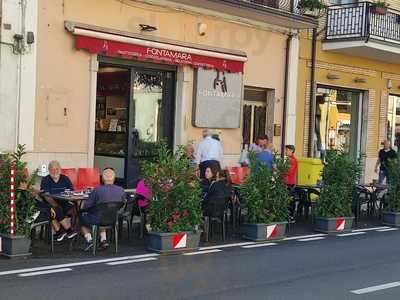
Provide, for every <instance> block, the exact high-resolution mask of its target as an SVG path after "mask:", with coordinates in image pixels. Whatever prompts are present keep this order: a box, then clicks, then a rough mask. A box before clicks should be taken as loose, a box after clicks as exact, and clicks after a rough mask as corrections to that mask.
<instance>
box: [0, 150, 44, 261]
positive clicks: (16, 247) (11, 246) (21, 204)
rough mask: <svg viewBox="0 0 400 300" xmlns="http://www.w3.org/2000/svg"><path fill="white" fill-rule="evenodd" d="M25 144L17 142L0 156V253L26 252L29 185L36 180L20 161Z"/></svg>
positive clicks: (31, 200)
mask: <svg viewBox="0 0 400 300" xmlns="http://www.w3.org/2000/svg"><path fill="white" fill-rule="evenodd" d="M24 154H25V147H24V146H23V145H18V146H17V150H16V152H15V153H13V154H6V155H3V156H2V157H1V158H0V188H1V192H0V238H1V240H2V254H3V255H6V256H8V257H16V256H27V255H30V254H31V253H30V251H29V250H30V245H31V239H30V234H31V224H30V222H29V221H28V220H30V219H32V216H33V215H34V213H35V195H34V192H33V185H34V183H35V182H36V179H37V174H36V172H35V173H34V174H33V175H32V176H29V175H28V174H27V169H26V165H27V163H26V162H23V161H22V157H23V155H24ZM11 165H13V166H14V170H15V171H14V172H15V176H14V186H15V200H14V202H15V209H14V234H10V233H11V232H10V229H11V222H10V213H11V210H10V168H11Z"/></svg>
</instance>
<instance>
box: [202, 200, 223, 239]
mask: <svg viewBox="0 0 400 300" xmlns="http://www.w3.org/2000/svg"><path fill="white" fill-rule="evenodd" d="M227 204H228V201H227V198H226V197H218V198H213V199H210V201H209V202H208V203H207V204H206V206H205V207H204V208H203V210H204V232H205V234H206V239H205V240H206V241H207V242H208V240H209V239H210V237H211V236H212V232H213V225H212V224H213V223H215V222H216V223H219V224H221V231H222V240H223V241H225V239H226V224H225V223H226V215H227Z"/></svg>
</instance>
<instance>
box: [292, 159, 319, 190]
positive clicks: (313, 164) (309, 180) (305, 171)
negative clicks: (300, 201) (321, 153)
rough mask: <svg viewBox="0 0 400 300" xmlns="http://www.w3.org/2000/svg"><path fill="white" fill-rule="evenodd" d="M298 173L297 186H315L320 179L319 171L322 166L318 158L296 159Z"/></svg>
mask: <svg viewBox="0 0 400 300" xmlns="http://www.w3.org/2000/svg"><path fill="white" fill-rule="evenodd" d="M298 162H299V171H298V176H297V184H299V185H315V184H317V181H318V180H320V179H321V171H322V168H323V164H322V162H321V160H320V159H318V158H307V157H300V158H298Z"/></svg>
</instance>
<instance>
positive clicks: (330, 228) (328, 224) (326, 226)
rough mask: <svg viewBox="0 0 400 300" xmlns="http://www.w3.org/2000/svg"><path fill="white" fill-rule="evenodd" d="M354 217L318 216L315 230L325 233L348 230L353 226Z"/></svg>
mask: <svg viewBox="0 0 400 300" xmlns="http://www.w3.org/2000/svg"><path fill="white" fill-rule="evenodd" d="M353 220H354V217H342V218H321V217H316V218H315V223H314V230H315V231H318V232H323V233H340V232H348V231H350V230H351V228H352V227H353Z"/></svg>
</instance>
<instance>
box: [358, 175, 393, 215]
mask: <svg viewBox="0 0 400 300" xmlns="http://www.w3.org/2000/svg"><path fill="white" fill-rule="evenodd" d="M363 186H364V187H365V188H367V189H369V190H370V191H371V203H370V204H371V205H372V211H373V212H374V213H375V212H376V208H377V207H376V206H377V204H378V200H380V201H381V202H380V203H379V217H380V215H381V210H382V208H383V203H382V198H383V197H379V194H380V193H382V192H385V191H386V190H387V189H388V186H387V185H386V184H380V183H375V182H373V183H370V184H365V185H363Z"/></svg>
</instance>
